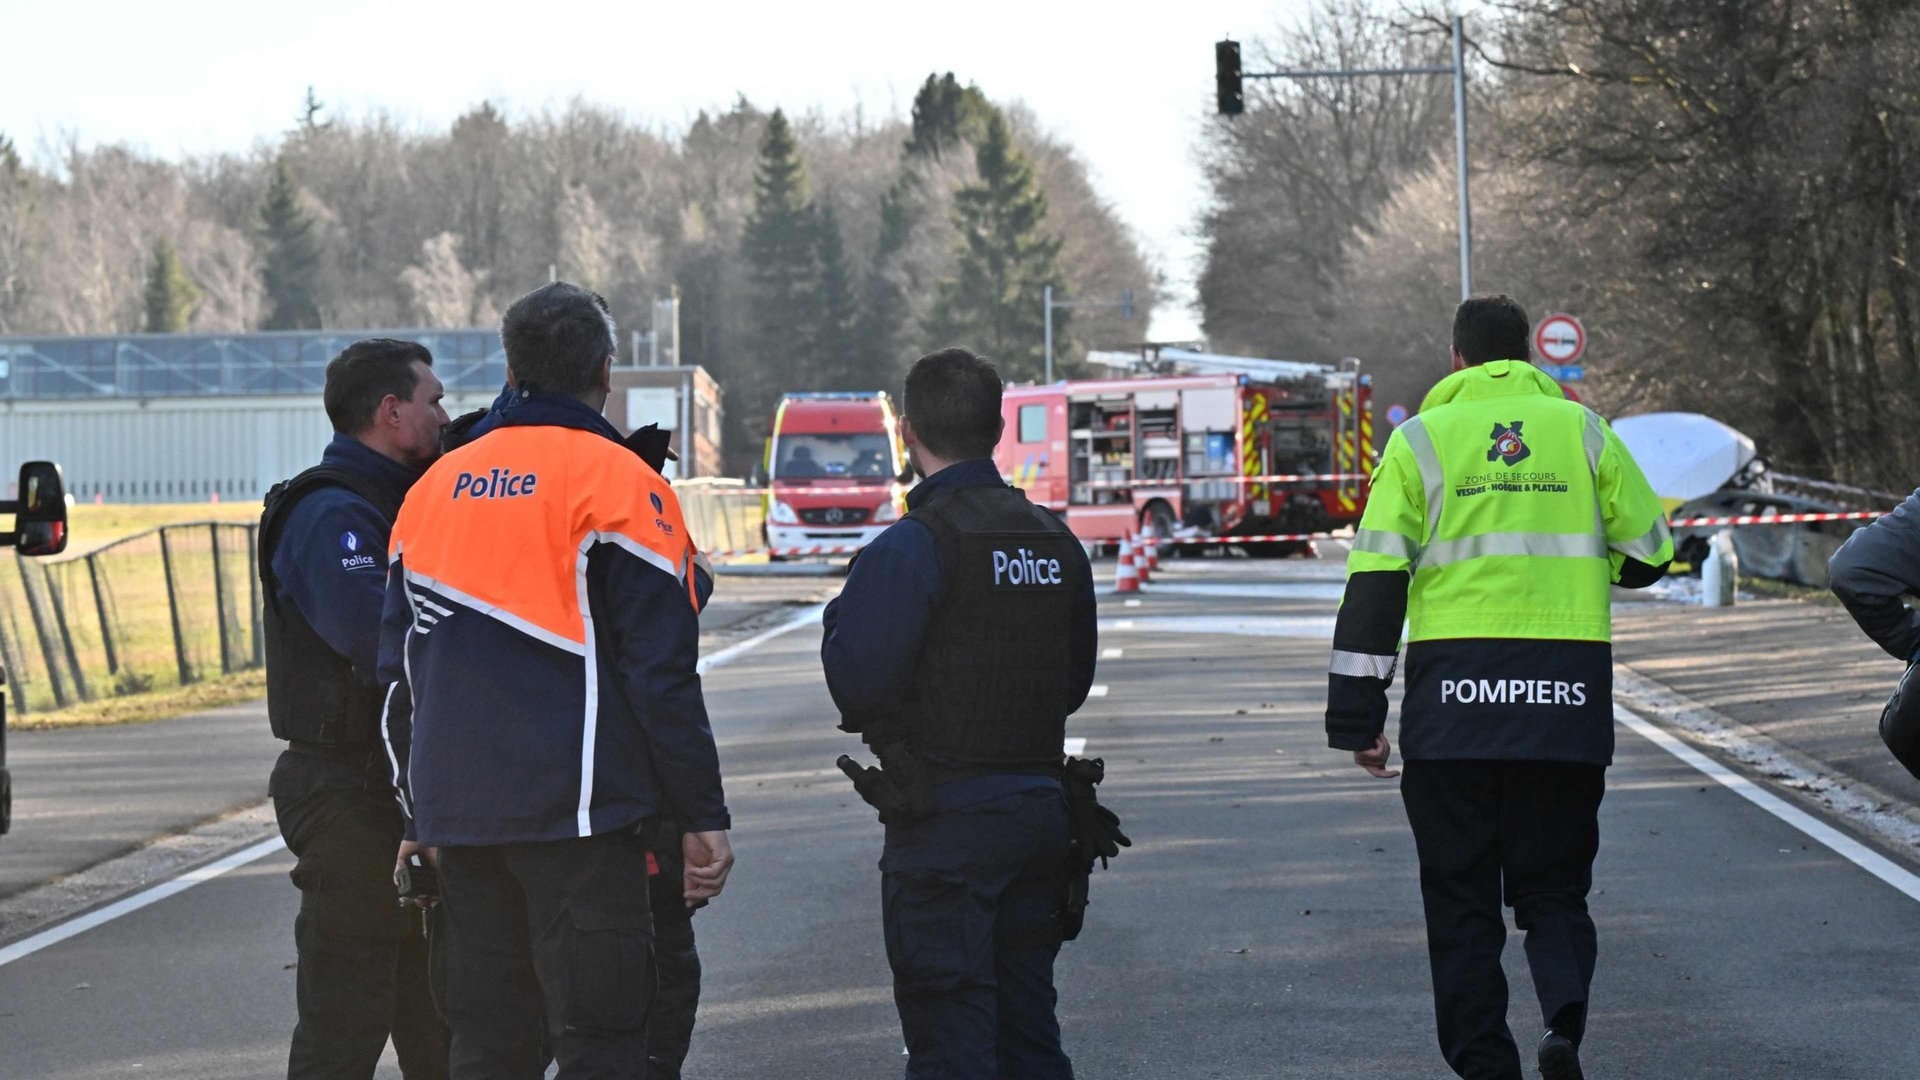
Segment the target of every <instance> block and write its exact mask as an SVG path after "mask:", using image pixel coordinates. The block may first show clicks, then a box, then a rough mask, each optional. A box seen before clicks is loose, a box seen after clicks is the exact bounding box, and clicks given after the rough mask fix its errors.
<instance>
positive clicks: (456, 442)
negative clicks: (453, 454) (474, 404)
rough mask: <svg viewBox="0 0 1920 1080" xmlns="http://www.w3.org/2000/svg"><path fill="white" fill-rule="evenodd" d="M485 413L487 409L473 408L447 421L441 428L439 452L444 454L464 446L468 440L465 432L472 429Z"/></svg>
mask: <svg viewBox="0 0 1920 1080" xmlns="http://www.w3.org/2000/svg"><path fill="white" fill-rule="evenodd" d="M486 415H487V410H485V409H475V410H473V411H472V412H470V413H462V414H461V415H459V416H457V417H455V418H454V419H453V420H452V421H451V422H449V423H448V424H447V426H446V427H443V428H441V429H440V452H441V453H443V454H444V453H448V452H449V451H453V450H458V449H460V448H461V447H462V446H465V445H466V444H467V442H468V439H467V432H469V431H471V430H473V425H475V424H477V423H479V422H480V419H481V418H482V417H484V416H486Z"/></svg>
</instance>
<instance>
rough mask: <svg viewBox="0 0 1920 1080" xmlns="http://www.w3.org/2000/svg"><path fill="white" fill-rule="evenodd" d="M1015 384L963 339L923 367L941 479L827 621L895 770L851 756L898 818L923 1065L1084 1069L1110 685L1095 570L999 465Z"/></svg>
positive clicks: (829, 648)
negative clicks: (1072, 1003) (1095, 811)
mask: <svg viewBox="0 0 1920 1080" xmlns="http://www.w3.org/2000/svg"><path fill="white" fill-rule="evenodd" d="M1000 394H1001V381H1000V376H999V374H998V372H996V371H995V370H994V366H993V364H992V363H991V362H989V361H987V360H985V359H983V358H981V357H977V356H975V355H973V354H972V353H970V352H967V351H966V350H964V349H947V350H945V351H943V352H937V353H934V354H932V355H931V356H926V357H923V358H921V360H920V361H919V362H918V363H916V364H915V365H914V366H913V369H912V370H911V371H910V372H909V373H908V374H907V380H906V395H905V399H904V403H905V410H906V415H905V418H904V419H903V421H902V422H901V425H900V429H901V437H902V439H903V440H904V441H905V442H906V445H907V450H908V458H909V460H910V462H911V463H912V466H913V469H914V471H915V472H916V473H917V474H919V475H920V476H922V477H924V479H923V480H922V481H921V483H920V484H919V485H918V486H917V487H915V488H914V489H913V490H912V491H911V492H909V493H908V495H907V506H908V509H909V513H908V514H907V516H906V517H905V518H903V519H901V520H900V521H899V522H898V523H896V524H894V525H892V526H890V527H888V528H887V530H886V531H885V532H883V533H882V534H881V535H880V536H879V537H878V538H877V539H875V540H874V541H873V542H872V543H871V544H870V545H868V546H867V548H866V549H865V550H864V551H862V552H861V553H860V555H859V557H858V558H857V559H856V560H855V561H854V563H853V565H852V566H851V567H850V568H849V571H848V574H847V580H846V586H845V588H843V589H842V590H841V592H840V595H839V596H838V597H837V598H835V599H834V600H833V601H832V602H831V603H830V604H829V605H828V606H827V609H826V614H825V618H824V623H825V630H826V635H825V639H824V641H823V643H822V648H821V659H822V662H823V664H824V666H825V669H826V678H827V687H828V689H829V690H830V691H831V692H832V695H833V700H834V702H835V704H836V705H837V706H838V707H839V709H840V713H841V716H842V720H841V725H840V726H841V729H842V730H845V731H849V732H856V733H858V734H860V736H861V737H862V738H863V739H864V740H865V742H866V743H867V745H868V746H870V747H871V748H872V749H873V751H874V753H875V754H876V756H878V758H879V760H880V765H881V769H880V770H877V771H876V770H870V769H866V770H863V769H860V768H859V767H857V766H854V765H853V764H852V763H851V762H850V761H849V760H848V759H846V758H844V757H843V758H842V759H841V762H842V765H841V767H842V768H843V769H845V770H848V771H849V773H850V775H855V777H856V779H855V783H856V787H857V788H858V789H859V790H860V793H861V795H862V796H863V797H865V798H866V799H867V801H868V802H870V803H872V804H873V805H874V806H875V807H876V808H878V809H879V810H880V812H881V820H882V821H883V822H885V823H886V845H885V848H884V849H883V852H882V854H881V857H880V871H881V911H882V919H883V922H884V926H885V937H886V944H887V960H888V963H889V964H890V965H891V967H892V969H893V979H894V1002H895V1005H896V1006H897V1007H898V1009H899V1013H900V1024H901V1027H902V1029H903V1031H904V1033H905V1036H906V1045H907V1052H908V1059H907V1070H906V1072H907V1076H908V1077H910V1078H931V1077H938V1078H941V1080H992V1078H994V1077H998V1076H1020V1077H1028V1078H1034V1080H1045V1078H1057V1077H1071V1076H1072V1075H1073V1066H1072V1064H1071V1063H1070V1062H1069V1060H1068V1058H1067V1055H1066V1053H1065V1052H1064V1051H1063V1050H1062V1049H1061V1045H1060V1025H1059V1022H1058V1020H1057V1019H1056V1018H1055V1015H1054V1000H1055V994H1054V986H1053V966H1054V959H1055V957H1056V956H1057V955H1058V954H1059V951H1060V944H1061V941H1062V940H1063V938H1064V937H1066V936H1069V928H1068V926H1067V924H1066V923H1065V922H1064V915H1065V912H1064V910H1063V908H1064V902H1065V899H1066V893H1067V890H1068V889H1069V888H1070V886H1071V883H1072V881H1073V875H1074V871H1073V868H1072V864H1071V862H1070V860H1071V858H1072V852H1073V846H1072V845H1073V842H1074V835H1073V833H1072V831H1071V830H1070V827H1069V818H1070V804H1069V799H1068V798H1067V796H1066V794H1065V788H1064V787H1063V761H1062V758H1063V755H1062V745H1063V736H1064V732H1065V726H1066V720H1067V717H1068V715H1070V714H1071V713H1073V712H1074V711H1075V710H1076V709H1078V708H1079V707H1080V706H1081V704H1082V703H1083V702H1084V701H1085V700H1086V697H1087V691H1088V689H1089V688H1090V687H1091V686H1092V682H1093V669H1094V655H1095V644H1096V640H1095V639H1096V634H1097V630H1096V626H1095V614H1094V594H1093V572H1092V568H1091V566H1090V565H1089V563H1088V561H1087V557H1086V553H1085V552H1084V551H1083V550H1082V549H1081V547H1080V544H1079V542H1078V541H1077V540H1075V539H1074V537H1073V535H1072V533H1070V532H1069V531H1068V530H1067V527H1066V526H1065V525H1064V524H1063V523H1062V522H1061V521H1060V520H1059V519H1058V518H1056V517H1054V516H1053V515H1052V514H1051V513H1049V512H1048V511H1046V510H1044V509H1042V508H1039V507H1036V506H1034V505H1033V504H1031V503H1029V502H1028V501H1027V499H1026V496H1024V495H1023V494H1022V493H1021V492H1020V491H1019V490H1017V489H1015V488H1012V487H1009V486H1008V485H1007V484H1006V483H1005V481H1003V480H1002V479H1001V477H1000V471H999V469H997V468H996V467H995V466H994V463H993V461H992V455H993V448H994V445H995V444H996V443H997V442H999V440H1000V434H1001V428H1002V419H1001V413H1000ZM1089 764H1090V763H1089ZM1085 790H1086V793H1087V798H1088V799H1091V790H1092V789H1091V786H1090V785H1087V786H1086V789H1085ZM1114 835H1117V830H1116V831H1115V833H1114ZM1120 839H1121V840H1122V841H1124V837H1122V838H1120ZM1089 862H1090V860H1089Z"/></svg>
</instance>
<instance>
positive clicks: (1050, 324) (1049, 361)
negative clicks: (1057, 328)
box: [1042, 285, 1053, 386]
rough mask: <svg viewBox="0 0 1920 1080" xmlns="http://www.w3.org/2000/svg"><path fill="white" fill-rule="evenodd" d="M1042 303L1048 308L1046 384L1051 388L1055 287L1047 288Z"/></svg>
mask: <svg viewBox="0 0 1920 1080" xmlns="http://www.w3.org/2000/svg"><path fill="white" fill-rule="evenodd" d="M1042 303H1044V304H1046V307H1047V377H1046V383H1047V385H1049V386H1051V385H1053V286H1051V285H1049V286H1047V288H1046V299H1045V300H1043V301H1042Z"/></svg>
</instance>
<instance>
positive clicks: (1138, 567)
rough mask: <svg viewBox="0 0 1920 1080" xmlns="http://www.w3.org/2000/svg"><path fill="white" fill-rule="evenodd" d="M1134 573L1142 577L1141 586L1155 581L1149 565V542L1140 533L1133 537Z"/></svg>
mask: <svg viewBox="0 0 1920 1080" xmlns="http://www.w3.org/2000/svg"><path fill="white" fill-rule="evenodd" d="M1133 572H1134V573H1135V574H1138V575H1139V577H1140V584H1142V585H1145V584H1147V583H1148V582H1150V581H1152V580H1153V570H1152V568H1151V567H1149V566H1148V565H1147V542H1146V541H1145V540H1143V539H1141V537H1140V535H1139V534H1138V533H1135V534H1134V537H1133Z"/></svg>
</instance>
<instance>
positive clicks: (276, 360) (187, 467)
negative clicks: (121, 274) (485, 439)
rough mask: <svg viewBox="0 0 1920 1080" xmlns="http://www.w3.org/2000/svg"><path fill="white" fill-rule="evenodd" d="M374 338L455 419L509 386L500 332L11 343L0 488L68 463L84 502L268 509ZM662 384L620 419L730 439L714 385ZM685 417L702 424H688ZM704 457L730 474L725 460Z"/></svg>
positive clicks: (4, 359) (626, 392) (685, 373)
mask: <svg viewBox="0 0 1920 1080" xmlns="http://www.w3.org/2000/svg"><path fill="white" fill-rule="evenodd" d="M365 337H398V338H408V339H411V340H416V341H419V342H421V343H422V344H424V345H426V346H427V348H428V349H429V350H430V351H431V352H432V353H433V355H434V370H435V373H436V374H438V375H439V376H440V379H441V381H442V382H444V383H445V384H446V386H447V397H446V401H445V405H446V410H447V414H448V415H449V416H458V415H460V414H461V413H463V412H467V411H469V410H472V409H478V408H483V407H485V406H486V405H487V404H489V403H490V402H491V401H492V400H493V399H494V397H495V395H497V394H498V393H499V391H500V386H501V384H502V383H503V382H504V381H505V377H506V357H505V354H504V353H502V352H501V350H500V344H499V341H500V339H499V334H498V332H497V331H494V330H489V329H475V330H363V331H351V332H340V331H323V332H285V333H260V334H230V335H223V336H215V335H190V334H129V335H124V336H120V337H101V338H27V337H0V476H11V475H12V470H13V469H14V468H15V467H16V466H17V464H18V463H19V462H21V461H27V460H33V459H42V458H44V459H47V460H51V461H56V462H59V463H60V465H61V467H62V468H63V469H64V470H65V472H66V478H67V489H68V491H69V492H71V493H72V494H73V496H74V498H75V499H76V500H78V501H81V502H92V501H94V500H95V499H96V498H99V499H102V500H104V501H107V502H112V503H149V502H205V501H208V500H210V499H212V498H214V497H215V496H218V497H219V498H220V499H221V500H222V501H234V500H246V501H257V500H259V499H260V498H261V497H263V496H264V495H265V494H266V492H267V489H268V488H270V487H272V486H273V485H274V484H275V483H277V482H278V481H280V480H283V479H285V478H287V477H289V476H292V475H294V474H295V473H297V472H299V471H300V470H302V469H304V468H306V467H307V466H309V465H312V464H314V463H315V462H316V461H318V460H319V456H320V451H321V449H322V448H323V447H324V446H326V444H327V441H328V439H330V438H332V435H333V429H332V425H330V424H329V423H328V422H327V416H326V412H325V410H324V409H323V408H322V406H321V401H320V389H321V387H322V385H324V382H325V371H326V364H327V361H329V360H331V359H332V358H333V357H334V356H336V355H338V354H339V352H340V350H341V349H343V348H345V347H346V345H347V344H348V343H349V342H352V341H354V340H357V339H360V338H365ZM642 370H643V371H644V370H646V369H642ZM651 370H652V372H653V373H656V374H657V375H658V376H659V378H647V379H642V378H640V377H639V375H638V373H636V374H635V375H634V376H630V377H627V378H624V379H622V380H621V382H622V392H621V393H619V394H616V399H618V400H617V401H616V403H615V405H614V407H611V408H609V413H610V418H612V419H613V420H614V421H615V423H616V424H618V423H620V422H621V421H622V420H623V419H625V418H626V416H627V413H628V412H633V413H634V415H635V416H639V415H640V410H639V406H638V405H637V404H636V402H637V401H638V400H640V399H641V398H646V399H647V400H648V402H649V403H650V407H651V408H652V409H653V410H654V411H657V412H659V413H661V414H662V415H661V419H663V420H664V421H665V422H664V423H663V424H662V426H663V427H667V428H670V429H673V428H684V427H692V428H693V429H694V431H696V432H701V433H704V432H705V431H706V430H707V429H708V428H712V429H713V434H714V435H716V436H717V434H718V427H719V421H718V390H717V388H714V387H713V386H712V380H711V379H708V378H706V377H705V372H703V371H700V370H699V369H697V368H685V369H675V368H666V369H659V368H656V369H651ZM695 373H697V376H698V377H697V378H696V377H695ZM637 383H645V384H655V383H662V384H664V386H665V387H666V389H665V393H667V394H669V395H672V394H674V393H676V391H677V392H678V393H680V394H684V395H687V396H688V401H687V402H686V404H685V407H684V408H676V407H673V405H674V403H672V402H666V403H652V401H651V398H650V397H648V395H649V394H651V395H654V396H657V395H658V394H659V393H660V392H661V391H657V390H655V391H648V390H644V389H642V388H640V386H638V385H636V384H637ZM680 387H684V388H685V389H679V388H680ZM616 413H617V414H618V415H611V414H616ZM682 416H685V417H687V418H689V420H688V421H687V422H681V423H676V421H677V420H678V419H679V418H680V417H682ZM688 434H689V433H688V432H685V431H676V435H677V436H686V435H688ZM684 441H685V439H683V438H676V439H675V442H676V443H682V442H684ZM695 442H696V443H705V442H707V440H706V439H704V438H702V439H696V440H695ZM693 449H694V453H695V458H696V460H698V459H702V458H704V459H710V460H711V461H712V462H713V466H714V467H717V464H718V458H719V454H718V451H717V448H710V447H709V446H705V445H696V446H695V447H694V448H693ZM689 464H692V462H689ZM700 464H701V465H705V464H706V462H705V461H701V462H700ZM709 471H711V469H710V468H697V469H696V470H693V472H695V473H706V472H709ZM8 497H10V496H8Z"/></svg>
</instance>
